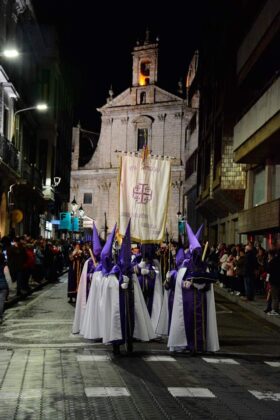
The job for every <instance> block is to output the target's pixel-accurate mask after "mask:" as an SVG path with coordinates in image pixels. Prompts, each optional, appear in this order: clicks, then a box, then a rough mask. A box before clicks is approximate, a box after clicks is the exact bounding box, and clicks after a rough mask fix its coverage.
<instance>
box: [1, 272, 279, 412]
mask: <svg viewBox="0 0 280 420" xmlns="http://www.w3.org/2000/svg"><path fill="white" fill-rule="evenodd" d="M66 280H67V277H66V276H64V277H62V278H61V279H60V283H58V284H55V285H51V286H48V287H47V288H45V289H44V290H42V291H40V292H37V294H35V296H34V295H33V296H32V297H31V298H30V299H28V300H26V301H25V302H23V303H21V304H18V305H16V306H15V307H12V308H10V309H8V310H7V311H6V314H5V322H4V324H3V326H1V329H0V419H1V420H2V419H3V420H4V419H91V418H92V419H95V418H99V419H108V418H112V419H121V418H122V419H138V418H143V419H145V418H147V419H148V418H153V419H162V418H170V419H182V418H193V419H201V418H217V419H243V418H246V419H278V418H279V410H280V405H279V404H280V388H279V384H280V357H279V354H280V352H279V349H280V332H279V329H278V328H277V327H275V326H273V325H272V324H269V323H268V322H266V321H263V320H260V319H258V318H257V317H256V316H255V315H253V314H251V313H249V312H248V311H245V310H243V309H242V308H240V307H237V305H235V304H233V303H229V302H228V301H226V300H225V299H221V298H220V297H219V298H218V302H217V312H218V323H219V335H220V342H221V350H220V352H219V353H220V354H216V355H208V354H207V355H203V356H202V355H199V356H196V357H190V356H188V355H186V354H170V353H168V352H167V349H166V343H164V342H162V343H159V342H153V343H149V344H142V343H137V345H136V346H135V353H134V354H133V356H131V357H127V356H125V355H123V356H121V357H117V358H116V357H113V355H112V352H111V348H110V347H106V346H103V345H101V344H99V343H93V342H91V341H89V340H84V339H83V338H81V337H79V336H76V335H74V336H73V335H72V334H71V325H72V320H73V315H74V307H73V306H72V305H70V304H69V303H68V302H67V297H66V287H67V284H66Z"/></svg>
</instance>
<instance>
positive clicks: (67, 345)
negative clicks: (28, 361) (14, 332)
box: [0, 342, 103, 349]
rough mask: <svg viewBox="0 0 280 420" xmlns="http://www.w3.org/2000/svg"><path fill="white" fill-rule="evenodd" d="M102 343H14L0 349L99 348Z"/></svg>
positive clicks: (3, 344)
mask: <svg viewBox="0 0 280 420" xmlns="http://www.w3.org/2000/svg"><path fill="white" fill-rule="evenodd" d="M101 345H103V343H84V342H83V343H57V344H43V343H42V344H41V343H40V344H39V343H38V344H16V343H11V342H10V343H9V342H6V343H0V347H3V348H8V349H11V348H17V349H21V348H22V349H29V348H30V349H62V348H71V347H73V348H74V347H95V346H101Z"/></svg>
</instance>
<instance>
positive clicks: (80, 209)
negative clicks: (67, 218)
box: [79, 205, 85, 218]
mask: <svg viewBox="0 0 280 420" xmlns="http://www.w3.org/2000/svg"><path fill="white" fill-rule="evenodd" d="M79 215H80V217H81V218H83V217H84V215H85V211H84V209H83V206H82V205H81V207H80V208H79Z"/></svg>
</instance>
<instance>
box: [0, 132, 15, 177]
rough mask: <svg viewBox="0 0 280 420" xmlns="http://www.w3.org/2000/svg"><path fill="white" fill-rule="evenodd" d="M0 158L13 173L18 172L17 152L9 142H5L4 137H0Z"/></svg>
mask: <svg viewBox="0 0 280 420" xmlns="http://www.w3.org/2000/svg"><path fill="white" fill-rule="evenodd" d="M0 158H1V159H2V161H3V162H4V163H5V164H6V165H7V166H8V167H10V168H11V169H13V170H14V171H15V172H17V171H18V169H19V157H18V150H17V149H16V148H15V146H14V145H13V143H12V142H11V141H9V140H7V139H6V137H3V136H0Z"/></svg>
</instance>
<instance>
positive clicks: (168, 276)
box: [166, 271, 171, 280]
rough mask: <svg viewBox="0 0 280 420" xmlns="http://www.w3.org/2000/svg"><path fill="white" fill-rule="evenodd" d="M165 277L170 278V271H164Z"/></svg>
mask: <svg viewBox="0 0 280 420" xmlns="http://www.w3.org/2000/svg"><path fill="white" fill-rule="evenodd" d="M166 279H167V280H169V279H171V273H170V271H167V273H166Z"/></svg>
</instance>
